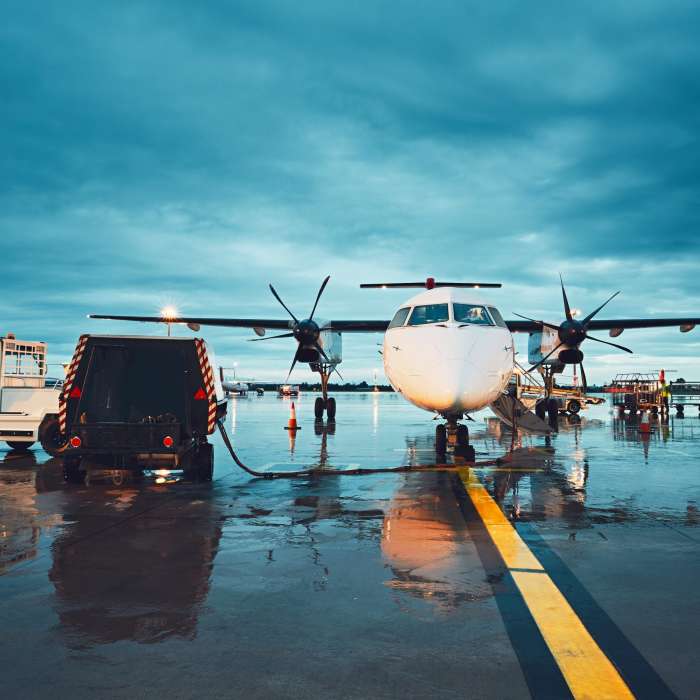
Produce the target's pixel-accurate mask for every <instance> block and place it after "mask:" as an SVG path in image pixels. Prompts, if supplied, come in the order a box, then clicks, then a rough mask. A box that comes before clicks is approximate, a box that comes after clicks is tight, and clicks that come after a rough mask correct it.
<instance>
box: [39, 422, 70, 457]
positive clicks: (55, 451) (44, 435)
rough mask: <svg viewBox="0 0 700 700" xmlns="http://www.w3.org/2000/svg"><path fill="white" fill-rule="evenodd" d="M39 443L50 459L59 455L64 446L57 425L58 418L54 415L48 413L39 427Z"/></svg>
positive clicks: (63, 439)
mask: <svg viewBox="0 0 700 700" xmlns="http://www.w3.org/2000/svg"><path fill="white" fill-rule="evenodd" d="M39 443H40V444H41V447H42V449H43V450H44V451H45V452H48V453H49V454H50V455H51V456H52V457H56V456H57V455H59V454H60V452H61V449H62V448H63V447H64V445H65V444H66V441H65V438H64V437H63V435H61V428H60V425H59V423H58V416H57V415H56V414H55V413H48V414H47V415H45V416H44V420H42V421H41V424H40V425H39Z"/></svg>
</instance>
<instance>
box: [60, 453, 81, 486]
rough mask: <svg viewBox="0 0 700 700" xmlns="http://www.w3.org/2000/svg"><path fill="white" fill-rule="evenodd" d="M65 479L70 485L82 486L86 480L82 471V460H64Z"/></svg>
mask: <svg viewBox="0 0 700 700" xmlns="http://www.w3.org/2000/svg"><path fill="white" fill-rule="evenodd" d="M63 478H64V479H65V480H66V481H67V482H68V483H69V484H82V483H83V480H84V479H85V478H86V477H85V474H83V472H81V471H80V459H76V458H75V457H73V458H71V459H68V458H66V459H64V460H63Z"/></svg>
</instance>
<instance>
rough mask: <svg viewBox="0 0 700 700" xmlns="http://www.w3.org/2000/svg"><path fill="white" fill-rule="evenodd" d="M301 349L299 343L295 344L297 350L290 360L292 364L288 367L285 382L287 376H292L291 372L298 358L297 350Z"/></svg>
mask: <svg viewBox="0 0 700 700" xmlns="http://www.w3.org/2000/svg"><path fill="white" fill-rule="evenodd" d="M300 350H301V345H297V351H296V352H295V353H294V359H293V360H292V366H291V367H290V368H289V372H288V373H287V379H286V380H285V381H286V382H288V381H289V378H290V377H291V376H292V372H293V371H294V365H295V364H296V363H297V360H298V359H299V351H300Z"/></svg>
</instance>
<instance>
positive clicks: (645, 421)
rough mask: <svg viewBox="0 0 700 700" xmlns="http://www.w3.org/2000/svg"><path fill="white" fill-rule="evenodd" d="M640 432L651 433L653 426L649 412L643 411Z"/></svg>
mask: <svg viewBox="0 0 700 700" xmlns="http://www.w3.org/2000/svg"><path fill="white" fill-rule="evenodd" d="M639 432H641V433H649V432H651V425H649V411H642V422H641V423H640V424H639Z"/></svg>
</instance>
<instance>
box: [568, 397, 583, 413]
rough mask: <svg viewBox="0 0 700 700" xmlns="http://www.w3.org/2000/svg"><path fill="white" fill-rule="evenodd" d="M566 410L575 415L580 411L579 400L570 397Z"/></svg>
mask: <svg viewBox="0 0 700 700" xmlns="http://www.w3.org/2000/svg"><path fill="white" fill-rule="evenodd" d="M566 410H567V411H568V412H569V413H573V414H574V415H576V414H577V413H579V412H580V411H581V402H580V401H577V400H576V399H571V401H569V403H568V404H566Z"/></svg>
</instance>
